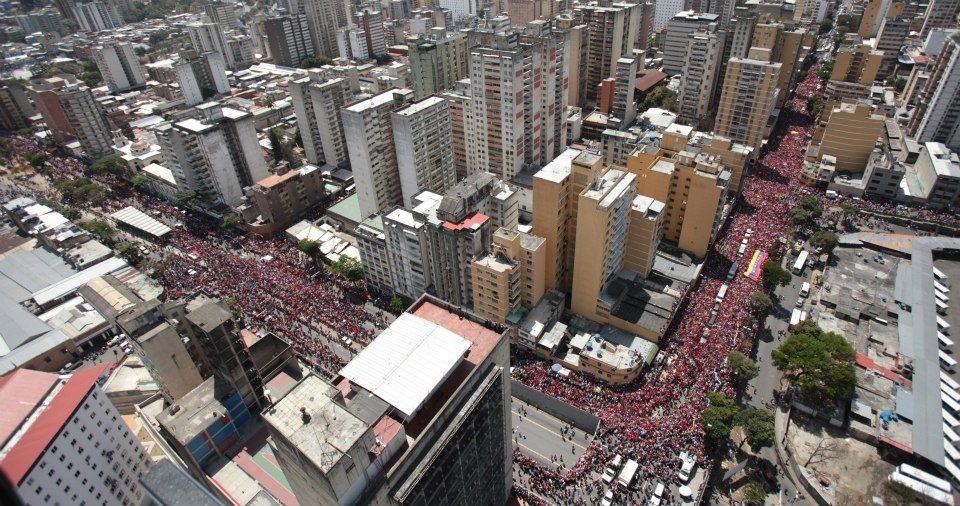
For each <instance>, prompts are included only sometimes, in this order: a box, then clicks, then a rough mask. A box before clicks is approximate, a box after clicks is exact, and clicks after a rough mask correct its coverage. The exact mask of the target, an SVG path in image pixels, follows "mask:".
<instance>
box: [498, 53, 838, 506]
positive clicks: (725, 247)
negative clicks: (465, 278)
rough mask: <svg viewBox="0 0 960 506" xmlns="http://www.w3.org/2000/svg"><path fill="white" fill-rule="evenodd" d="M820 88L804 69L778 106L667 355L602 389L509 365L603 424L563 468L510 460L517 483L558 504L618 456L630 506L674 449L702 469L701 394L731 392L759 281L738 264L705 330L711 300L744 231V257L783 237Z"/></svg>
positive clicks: (672, 464) (546, 368) (672, 463)
mask: <svg viewBox="0 0 960 506" xmlns="http://www.w3.org/2000/svg"><path fill="white" fill-rule="evenodd" d="M819 87H820V81H819V78H818V77H817V67H816V66H813V67H812V68H811V69H810V71H809V72H808V74H807V77H806V79H805V80H804V81H802V82H801V83H799V84H798V85H797V88H796V92H795V93H794V96H793V97H792V98H791V99H790V100H789V101H788V102H787V104H786V107H784V109H783V110H782V112H781V120H780V123H779V126H778V128H777V130H776V131H775V133H774V134H773V136H772V139H771V141H770V144H769V145H768V146H767V148H766V149H765V150H764V152H763V153H762V154H761V156H760V157H759V160H758V163H757V166H756V169H755V171H754V173H753V174H752V175H750V177H748V178H746V179H745V180H744V183H743V190H742V195H741V197H740V200H739V202H738V203H737V206H736V207H735V209H734V211H733V212H732V214H731V216H730V217H729V219H728V221H727V223H726V225H725V228H724V229H723V230H722V231H721V234H719V236H718V239H717V241H716V244H714V246H713V251H712V253H711V254H710V255H709V256H708V258H707V260H706V264H705V265H704V267H703V271H702V272H703V275H702V277H701V279H700V281H699V282H698V284H697V285H696V286H694V287H692V289H691V290H690V291H689V292H688V293H687V295H686V299H685V300H684V301H683V303H682V305H681V306H680V308H679V310H678V312H677V315H676V317H675V320H674V322H673V324H672V326H671V327H670V328H669V329H668V332H667V335H666V336H665V338H664V339H663V340H662V343H663V344H665V345H666V346H665V348H666V350H665V351H666V353H667V358H666V359H664V360H660V361H659V362H658V363H657V364H655V365H654V367H653V368H651V370H649V371H648V372H646V373H645V375H644V376H643V377H642V378H641V379H639V380H638V381H636V382H634V383H633V384H630V385H626V386H611V385H607V384H605V383H603V382H601V381H598V380H595V379H592V378H589V377H586V376H584V375H582V374H577V373H574V374H571V375H569V376H566V377H564V376H560V375H558V374H556V373H554V372H552V371H551V369H550V364H548V363H546V362H543V361H540V360H536V359H534V358H533V357H532V356H529V355H526V354H523V353H517V356H516V357H515V360H514V362H513V364H512V365H513V366H514V367H515V369H514V378H515V379H517V380H519V381H521V382H523V383H524V384H526V385H529V386H532V387H534V388H536V389H537V390H539V391H541V392H545V393H547V394H549V395H552V396H555V397H557V398H560V399H562V400H564V401H566V402H568V403H570V404H572V405H574V406H577V407H579V408H581V409H584V410H586V411H587V412H589V413H592V414H595V415H597V416H599V417H600V418H601V421H602V424H601V428H600V431H599V433H598V435H597V438H596V439H595V441H594V444H592V445H591V447H590V448H589V449H588V451H587V453H586V454H585V455H584V456H583V457H582V458H581V459H580V461H579V462H577V463H576V464H575V465H573V466H571V468H570V469H568V470H567V469H564V470H562V471H558V470H556V469H547V468H545V467H544V466H542V465H540V464H537V463H536V462H535V461H532V460H531V459H516V462H517V464H518V465H519V466H520V467H521V468H522V469H523V473H522V474H521V475H522V476H530V478H529V479H527V480H526V481H525V482H524V486H527V487H529V488H530V489H532V491H533V492H535V493H536V494H538V495H540V496H542V497H543V498H545V499H547V500H551V501H554V500H562V499H564V498H565V497H566V496H565V494H566V493H567V490H568V487H569V486H571V485H575V486H576V487H577V488H581V489H585V488H586V487H588V486H590V485H591V484H593V483H594V481H595V480H596V476H597V473H600V472H602V471H603V469H604V467H605V466H606V465H607V463H608V462H609V461H610V460H611V459H612V458H613V456H614V455H617V454H619V455H622V456H623V457H624V458H632V459H634V460H635V461H636V462H638V463H640V473H639V479H638V482H639V486H638V488H639V490H635V491H630V492H629V493H628V494H629V497H628V500H629V502H630V503H639V502H642V501H645V500H646V496H647V494H646V492H648V491H650V490H652V488H653V486H655V484H657V483H665V484H669V483H671V482H673V481H674V480H675V477H676V473H677V470H678V469H679V467H680V460H679V458H678V456H679V455H680V453H681V452H687V454H688V455H694V456H696V458H697V459H698V464H699V465H700V467H701V468H703V467H709V466H710V464H711V463H710V462H709V461H708V455H707V453H706V451H705V440H704V432H703V429H702V427H701V424H700V415H701V413H702V412H703V411H704V410H705V409H706V408H707V406H708V401H707V397H706V394H707V393H708V392H711V391H718V390H719V391H721V392H723V393H725V394H727V395H729V396H731V397H733V396H734V394H735V392H734V391H733V389H732V386H731V385H732V384H731V382H730V381H729V380H730V373H729V371H728V370H727V369H726V368H725V365H724V364H725V359H726V357H727V355H728V354H729V353H730V352H731V351H734V350H738V351H742V352H745V353H748V352H749V351H750V348H751V345H752V339H753V338H754V336H755V334H756V333H757V330H758V328H757V324H756V323H750V319H749V318H748V316H749V311H750V309H749V304H750V295H751V294H752V293H754V292H755V291H757V290H760V289H762V287H761V285H760V282H759V281H754V280H751V279H750V278H747V277H746V276H744V275H743V272H742V271H743V265H741V268H740V269H739V270H740V272H738V273H737V275H736V276H735V277H734V278H733V280H732V281H730V285H729V288H728V290H727V292H726V296H725V298H724V299H723V305H722V310H721V311H719V312H718V313H717V314H714V315H713V316H714V318H715V320H714V323H713V325H712V327H711V328H710V329H709V333H708V332H706V330H707V324H708V321H709V320H710V318H711V313H712V311H713V309H714V304H715V296H716V294H717V291H718V290H719V288H720V286H721V284H723V283H724V282H725V281H726V279H727V273H728V271H729V269H730V267H731V265H733V262H734V260H735V258H736V257H737V254H738V249H739V247H740V245H741V240H742V239H743V238H744V237H745V236H746V235H747V234H746V232H747V230H748V229H752V233H751V234H750V238H749V243H748V246H747V252H748V254H752V252H753V251H755V250H760V251H770V250H771V249H772V248H773V247H774V242H775V241H777V240H778V238H780V237H784V236H785V235H786V232H787V225H788V223H787V219H788V216H789V213H788V211H789V209H790V207H791V204H792V201H793V199H794V198H796V196H798V195H799V192H800V189H801V187H802V186H801V185H800V183H799V181H798V175H799V172H800V170H801V168H802V165H803V159H804V154H805V150H806V147H807V143H808V142H809V139H810V137H811V136H812V134H813V129H814V118H813V116H812V114H811V113H810V112H809V111H808V106H807V99H808V98H809V97H811V96H813V95H814V94H816V93H817V92H818V90H819ZM593 490H594V492H593V496H594V497H595V498H597V499H598V498H599V497H600V496H602V494H603V490H602V488H601V487H594V488H593ZM680 501H681V498H680V497H679V496H676V495H670V492H665V497H664V502H665V503H666V504H673V503H679V502H680Z"/></svg>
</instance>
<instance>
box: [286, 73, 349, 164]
mask: <svg viewBox="0 0 960 506" xmlns="http://www.w3.org/2000/svg"><path fill="white" fill-rule="evenodd" d="M349 96H350V89H349V86H348V83H347V81H346V80H345V79H343V78H339V77H337V78H330V79H327V78H326V77H325V76H324V75H322V74H321V73H319V72H315V71H310V72H309V73H308V75H307V76H304V77H299V78H297V79H293V80H291V81H290V97H291V98H292V99H293V110H294V111H295V112H296V113H297V125H298V126H299V127H300V136H301V138H302V139H303V151H304V153H305V154H306V155H307V161H308V162H310V163H312V164H314V165H321V164H324V163H326V164H329V165H333V166H337V167H344V166H348V165H349V164H350V156H349V154H348V152H347V141H346V138H345V137H344V133H343V119H342V118H341V116H340V109H342V108H343V106H344V105H345V104H346V102H347V99H348V97H349Z"/></svg>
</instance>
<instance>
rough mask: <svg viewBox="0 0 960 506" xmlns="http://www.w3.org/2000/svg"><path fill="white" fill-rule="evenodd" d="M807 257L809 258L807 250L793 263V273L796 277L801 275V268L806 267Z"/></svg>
mask: <svg viewBox="0 0 960 506" xmlns="http://www.w3.org/2000/svg"><path fill="white" fill-rule="evenodd" d="M808 256H810V253H809V252H807V250H803V251H801V252H800V254H799V255H797V261H796V262H794V263H793V273H794V274H796V275H797V276H799V275H801V274H803V268H804V267H806V266H807V257H808Z"/></svg>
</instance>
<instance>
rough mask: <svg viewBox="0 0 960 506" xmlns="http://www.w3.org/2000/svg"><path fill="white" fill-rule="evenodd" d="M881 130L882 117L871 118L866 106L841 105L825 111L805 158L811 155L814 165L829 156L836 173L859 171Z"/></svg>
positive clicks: (871, 108) (863, 165)
mask: <svg viewBox="0 0 960 506" xmlns="http://www.w3.org/2000/svg"><path fill="white" fill-rule="evenodd" d="M883 129H884V116H883V115H880V114H874V113H873V107H872V106H871V105H870V103H869V102H854V101H844V102H842V103H840V104H838V105H836V106H834V107H828V108H825V109H824V112H823V114H822V115H821V119H820V124H819V125H817V129H816V130H815V131H814V134H813V139H811V142H810V144H811V146H812V148H811V150H810V151H809V152H808V158H809V157H810V156H811V155H812V158H814V159H813V160H812V161H814V162H815V161H818V160H819V159H820V157H822V156H824V155H830V156H834V157H836V159H837V162H836V170H837V171H839V172H860V171H863V170H864V169H866V167H867V161H869V160H870V153H871V152H873V148H874V146H876V144H877V140H878V139H879V137H880V136H881V135H882V134H883ZM817 145H819V150H817V148H816V146H817Z"/></svg>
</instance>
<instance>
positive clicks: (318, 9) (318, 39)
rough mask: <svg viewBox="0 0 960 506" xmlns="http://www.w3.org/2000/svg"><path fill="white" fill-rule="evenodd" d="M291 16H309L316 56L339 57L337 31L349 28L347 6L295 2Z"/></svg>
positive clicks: (318, 0) (331, 0)
mask: <svg viewBox="0 0 960 506" xmlns="http://www.w3.org/2000/svg"><path fill="white" fill-rule="evenodd" d="M289 8H290V13H291V14H303V15H305V16H307V26H308V27H309V28H310V40H311V41H312V43H313V52H314V54H318V55H323V56H326V57H328V58H336V57H337V56H339V51H338V49H337V31H338V30H340V29H341V28H343V27H345V26H347V24H348V18H347V10H346V4H345V3H344V2H340V1H337V0H293V1H291V2H290V7H289Z"/></svg>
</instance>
